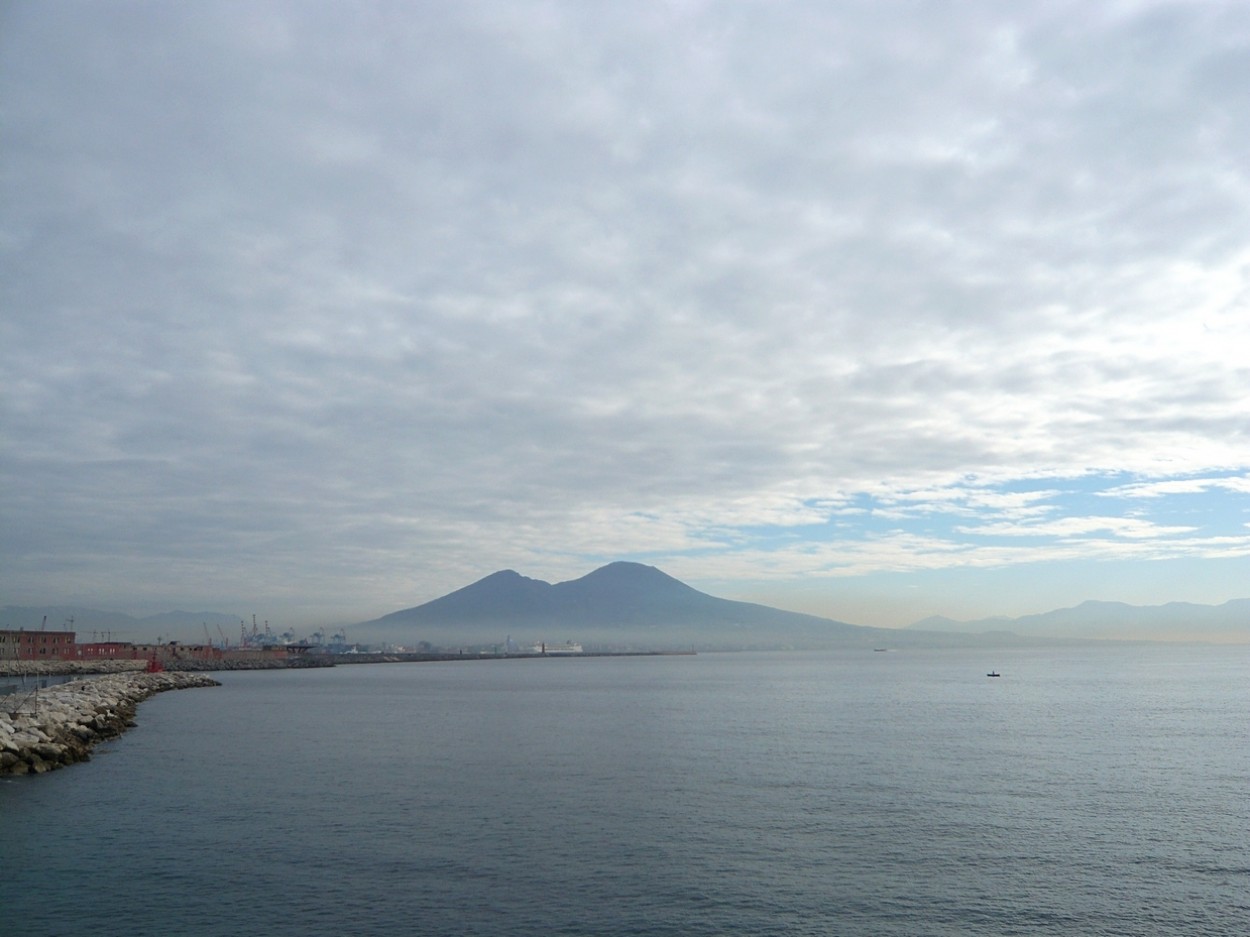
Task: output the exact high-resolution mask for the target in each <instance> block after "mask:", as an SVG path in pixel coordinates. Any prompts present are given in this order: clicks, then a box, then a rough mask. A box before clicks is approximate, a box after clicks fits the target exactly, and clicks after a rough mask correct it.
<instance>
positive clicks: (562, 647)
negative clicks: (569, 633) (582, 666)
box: [529, 641, 585, 656]
mask: <svg viewBox="0 0 1250 937" xmlns="http://www.w3.org/2000/svg"><path fill="white" fill-rule="evenodd" d="M529 651H530V653H531V654H546V655H549V656H550V655H553V654H584V653H585V651H583V650H582V646H581V645H580V644H578V643H577V642H576V641H561V642H557V643H554V644H549V643H547V642H546V641H542V642H539V643H538V644H535V645H534V646H533V647H531V648H530V649H529Z"/></svg>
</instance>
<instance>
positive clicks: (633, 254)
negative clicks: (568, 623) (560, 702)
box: [0, 0, 1250, 629]
mask: <svg viewBox="0 0 1250 937" xmlns="http://www.w3.org/2000/svg"><path fill="white" fill-rule="evenodd" d="M1247 154H1250V5H1247V4H1245V3H1243V2H1224V3H1221V2H1204V3H1156V2H1113V0H1109V2H1105V3H1098V4H1089V3H1083V2H1082V3H1068V2H1059V0H1054V2H1035V0H1021V2H1016V3H1011V4H1003V3H1000V2H985V3H977V2H971V3H937V2H932V3H926V2H891V3H880V2H875V0H874V2H840V0H829V2H814V0H812V2H785V0H779V2H742V0H725V2H718V3H711V2H700V0H675V2H668V3H660V2H637V3H633V2H631V3H616V2H594V0H549V2H531V0H482V2H469V3H450V2H393V3H392V2H368V0H366V2H353V3H345V2H338V3H326V2H316V0H298V2H279V0H266V2H260V3H250V2H249V3H243V2H229V3H223V2H215V0H201V2H197V3H194V4H170V3H156V2H140V3H134V2H122V0H112V2H109V3H97V2H81V0H67V2H61V3H55V4H51V3H35V2H14V0H0V374H2V375H3V383H2V385H0V605H3V604H13V605H44V604H78V605H87V606H91V607H96V608H103V609H108V610H115V611H125V612H129V613H131V614H151V613H155V612H160V611H168V610H172V609H186V610H194V611H218V612H225V613H233V614H240V615H246V614H251V613H256V614H259V615H260V616H261V617H263V618H265V619H266V620H268V621H271V622H274V623H275V624H277V625H278V626H279V627H280V628H286V627H295V628H297V629H298V628H299V627H302V626H307V627H311V626H314V625H319V624H326V623H337V622H343V623H347V622H354V621H362V620H365V619H369V618H373V617H375V616H377V615H381V614H384V613H387V612H390V611H394V610H396V609H400V608H406V607H410V606H414V605H418V604H421V603H423V602H426V601H429V600H431V599H434V598H437V597H438V596H441V595H443V594H445V593H447V592H450V591H452V590H454V589H458V588H460V587H462V586H464V585H467V584H469V583H471V582H473V581H476V580H477V579H480V578H482V577H483V576H486V575H488V574H490V573H492V572H494V571H496V570H499V569H506V568H510V569H515V570H517V571H518V572H521V573H522V574H524V575H526V576H530V577H533V578H536V579H542V580H546V581H549V582H558V581H563V580H567V579H573V578H577V577H579V576H582V575H584V574H585V573H587V572H590V571H591V570H593V569H595V568H596V567H598V566H601V565H603V564H604V563H607V562H610V561H613V560H631V561H637V562H642V563H646V564H648V565H653V566H657V567H659V568H660V569H662V570H664V571H665V572H667V573H669V574H670V575H673V576H675V577H677V578H679V579H681V580H682V581H684V582H687V583H689V584H690V585H692V586H694V587H695V588H698V589H701V590H703V591H705V592H710V593H712V594H713V595H718V596H721V597H724V598H730V599H743V600H747V601H757V602H763V603H765V604H770V605H775V606H777V607H780V608H787V609H792V610H796V611H803V612H810V613H813V614H819V615H825V616H828V617H832V618H836V619H839V620H844V621H850V622H854V623H857V624H866V625H885V626H900V625H905V624H908V623H910V622H913V621H916V620H918V619H920V618H923V617H925V616H927V615H931V614H941V615H946V616H949V617H952V618H960V619H971V618H978V617H983V616H989V615H1012V616H1014V615H1022V614H1028V613H1034V612H1042V611H1047V610H1049V609H1053V608H1059V607H1066V606H1071V605H1075V604H1078V603H1079V602H1081V601H1083V600H1086V599H1101V600H1111V601H1125V602H1132V603H1135V604H1159V603H1163V602H1167V601H1172V600H1183V601H1191V602H1203V603H1211V604H1218V603H1221V602H1224V601H1226V600H1228V599H1231V598H1236V597H1245V596H1250V157H1248V156H1247Z"/></svg>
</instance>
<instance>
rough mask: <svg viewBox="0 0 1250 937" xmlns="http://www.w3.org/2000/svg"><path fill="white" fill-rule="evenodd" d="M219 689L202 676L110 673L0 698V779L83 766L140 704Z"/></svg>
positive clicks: (122, 727) (126, 723) (120, 729)
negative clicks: (176, 692) (169, 694)
mask: <svg viewBox="0 0 1250 937" xmlns="http://www.w3.org/2000/svg"><path fill="white" fill-rule="evenodd" d="M126 663H129V662H126ZM139 663H142V661H140V662H139ZM19 672H22V673H25V672H27V671H19ZM220 685H221V684H220V683H218V682H217V681H216V680H214V679H213V678H211V677H208V676H206V675H204V674H202V673H185V672H166V673H112V674H109V675H106V676H101V677H95V678H93V679H89V680H74V681H71V682H69V683H62V684H58V685H56V686H52V687H47V688H43V689H32V690H31V691H30V692H21V691H19V692H17V693H13V694H10V695H8V696H4V697H0V776H8V775H22V774H44V773H46V772H48V771H53V770H55V769H57V768H63V767H66V766H67V765H72V764H75V763H77V762H80V761H88V760H90V758H91V749H92V748H93V747H95V746H96V745H97V744H99V743H100V742H102V741H104V740H106V739H111V738H116V737H117V736H119V735H121V734H122V733H123V732H125V731H126V730H127V729H128V728H130V727H132V726H133V725H134V724H135V723H134V715H135V709H136V708H137V707H138V705H139V703H141V702H143V700H145V699H148V698H149V697H151V696H154V695H156V694H157V693H164V692H165V691H167V690H182V689H188V688H191V687H208V686H220Z"/></svg>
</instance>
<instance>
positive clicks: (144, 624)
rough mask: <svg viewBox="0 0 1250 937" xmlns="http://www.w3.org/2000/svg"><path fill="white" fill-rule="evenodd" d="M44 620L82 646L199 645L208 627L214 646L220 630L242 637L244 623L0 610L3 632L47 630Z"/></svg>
mask: <svg viewBox="0 0 1250 937" xmlns="http://www.w3.org/2000/svg"><path fill="white" fill-rule="evenodd" d="M45 618H46V619H47V626H46V627H47V630H48V631H75V632H77V633H78V640H79V641H80V642H81V641H91V640H93V639H94V640H98V641H107V640H113V641H135V642H144V641H150V640H152V639H154V638H158V637H165V638H167V639H169V638H172V639H175V640H182V641H191V642H199V641H203V640H204V626H205V625H207V626H208V628H209V633H210V634H211V636H212V640H213V642H214V643H217V642H218V641H220V633H219V632H218V630H217V629H218V627H220V628H221V630H222V631H224V632H225V633H226V635H227V636H228V637H229V638H230V639H231V640H232V641H233V640H237V638H238V636H239V622H240V621H241V620H242V618H241V616H239V615H223V614H221V613H220V612H161V613H160V614H158V615H147V616H145V617H143V618H136V617H134V616H133V615H123V614H122V613H121V612H102V611H100V610H99V609H97V608H83V607H80V606H75V605H48V606H40V607H29V606H22V605H6V606H4V607H3V608H0V628H7V629H14V630H16V629H19V628H25V629H26V630H27V631H37V630H38V629H39V628H41V627H44V619H45Z"/></svg>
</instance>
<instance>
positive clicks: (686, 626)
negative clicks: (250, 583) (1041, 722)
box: [351, 563, 1014, 648]
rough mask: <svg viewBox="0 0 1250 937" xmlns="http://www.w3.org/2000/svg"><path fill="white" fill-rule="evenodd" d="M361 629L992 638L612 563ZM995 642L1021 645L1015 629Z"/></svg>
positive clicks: (654, 641) (469, 641)
mask: <svg viewBox="0 0 1250 937" xmlns="http://www.w3.org/2000/svg"><path fill="white" fill-rule="evenodd" d="M351 630H352V633H353V634H356V635H370V636H376V637H373V638H372V640H377V639H378V638H384V639H385V640H388V641H392V642H394V643H397V644H401V643H402V644H407V643H412V642H415V641H429V642H430V643H432V644H437V645H443V646H447V645H452V646H454V645H457V644H460V645H480V644H498V645H503V644H504V642H505V641H506V640H507V639H508V637H509V636H511V637H512V638H513V639H514V640H516V641H517V642H519V643H529V642H534V641H548V642H555V641H565V640H573V641H580V642H582V643H584V644H598V645H610V646H613V647H622V646H633V647H646V648H675V647H690V646H692V645H693V646H696V647H701V648H752V647H756V648H775V647H787V646H788V647H801V648H808V647H828V646H843V647H899V646H903V645H906V646H913V647H914V646H920V645H932V644H937V645H940V646H951V645H965V644H974V643H975V644H982V643H986V640H987V639H985V638H982V637H973V636H968V635H959V634H928V633H924V632H919V631H902V630H899V629H890V628H866V627H863V626H860V625H851V624H847V623H846V622H843V621H834V620H832V619H828V618H819V617H817V616H815V615H803V614H799V613H798V612H787V611H782V610H781V609H776V608H769V607H768V606H765V605H755V604H752V603H750V602H734V601H730V600H728V599H718V598H716V597H714V596H711V595H707V594H706V593H703V592H699V591H698V590H696V589H692V588H691V587H690V586H688V585H686V584H685V583H683V582H680V581H678V580H677V579H674V578H673V577H672V576H669V575H667V574H665V573H663V572H661V571H660V570H658V569H656V568H654V567H652V566H643V565H641V564H639V563H610V564H609V565H607V566H604V567H601V568H600V569H596V570H595V571H594V572H592V573H589V574H587V575H585V576H583V577H582V578H580V579H574V580H571V581H569V582H561V583H557V584H555V585H552V584H551V583H547V582H542V581H541V580H537V579H529V578H527V577H525V576H522V575H521V574H520V573H517V572H515V571H514V570H510V569H508V570H502V571H501V572H497V573H492V574H491V575H489V576H487V577H486V578H485V579H481V580H479V581H477V582H475V583H473V584H472V585H468V586H465V587H464V588H463V589H458V590H457V591H455V592H452V593H449V594H448V595H445V596H443V597H442V598H438V599H434V600H433V601H431V602H426V603H425V604H424V605H418V606H416V607H415V608H407V609H403V610H402V611H398V612H392V613H391V614H389V615H384V616H383V617H381V618H376V619H374V620H372V621H365V622H360V623H359V624H356V625H353V626H352V628H351ZM993 641H994V642H995V643H1014V639H1012V638H1010V637H1009V636H999V637H997V638H995V639H993Z"/></svg>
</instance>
